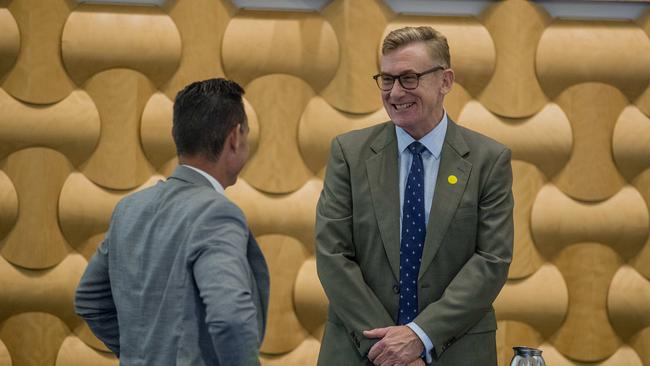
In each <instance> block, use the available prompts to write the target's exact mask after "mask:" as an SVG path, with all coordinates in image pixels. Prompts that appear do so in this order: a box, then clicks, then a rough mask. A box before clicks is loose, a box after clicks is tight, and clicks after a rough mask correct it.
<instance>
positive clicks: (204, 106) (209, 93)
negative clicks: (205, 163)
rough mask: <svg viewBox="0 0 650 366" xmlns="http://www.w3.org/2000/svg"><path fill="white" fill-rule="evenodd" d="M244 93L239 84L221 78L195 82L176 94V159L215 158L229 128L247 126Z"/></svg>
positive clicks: (173, 128) (229, 130) (174, 123)
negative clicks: (177, 157)
mask: <svg viewBox="0 0 650 366" xmlns="http://www.w3.org/2000/svg"><path fill="white" fill-rule="evenodd" d="M243 94H244V89H242V87H241V86H239V84H237V83H236V82H234V81H230V80H226V79H222V78H219V79H210V80H203V81H197V82H194V83H192V84H190V85H188V86H186V87H185V88H184V89H183V90H181V91H180V92H178V94H177V95H176V100H175V101H174V122H173V127H172V137H173V138H174V143H176V153H177V154H178V156H182V155H188V156H193V155H204V156H205V157H206V158H208V159H210V160H215V159H217V157H218V156H219V154H221V151H222V150H223V145H224V143H225V141H226V137H227V136H228V134H229V133H230V132H231V131H232V129H233V128H235V127H236V126H237V125H238V124H240V123H241V124H242V125H241V128H242V129H243V128H244V127H247V123H248V122H247V119H246V112H244V103H243V102H242V95H243Z"/></svg>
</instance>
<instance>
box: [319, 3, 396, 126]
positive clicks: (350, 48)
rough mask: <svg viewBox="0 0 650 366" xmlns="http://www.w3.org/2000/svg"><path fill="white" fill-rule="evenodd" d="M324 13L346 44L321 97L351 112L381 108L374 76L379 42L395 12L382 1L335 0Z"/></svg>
mask: <svg viewBox="0 0 650 366" xmlns="http://www.w3.org/2000/svg"><path fill="white" fill-rule="evenodd" d="M322 14H323V16H324V17H325V19H327V20H328V21H329V22H330V23H331V24H332V27H333V28H334V31H335V32H336V36H337V37H338V39H339V40H340V41H341V42H342V43H344V44H342V45H341V47H340V52H341V57H340V60H339V65H338V68H337V69H336V75H335V76H334V79H332V81H331V82H330V83H329V84H328V85H327V87H325V89H323V91H322V92H321V95H322V97H323V98H325V100H326V101H327V103H329V104H330V105H331V106H332V107H334V108H336V109H338V110H341V111H344V112H348V113H361V114H366V113H372V112H373V111H376V110H378V109H379V108H381V107H382V102H381V97H380V92H379V89H378V88H377V85H376V84H375V81H374V80H372V75H374V74H376V73H377V65H378V60H377V45H378V44H379V45H381V41H382V34H383V32H384V28H385V27H386V24H387V23H388V21H389V19H390V18H391V17H392V13H391V12H390V10H388V9H387V8H386V6H385V5H383V4H382V3H381V1H356V2H354V1H334V2H332V3H331V4H330V5H329V6H327V7H326V8H325V9H323V11H322ZM370 19H372V21H369V20H370Z"/></svg>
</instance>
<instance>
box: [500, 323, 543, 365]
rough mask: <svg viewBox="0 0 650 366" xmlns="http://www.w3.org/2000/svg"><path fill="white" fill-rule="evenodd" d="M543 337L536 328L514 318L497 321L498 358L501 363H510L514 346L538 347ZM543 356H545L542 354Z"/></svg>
mask: <svg viewBox="0 0 650 366" xmlns="http://www.w3.org/2000/svg"><path fill="white" fill-rule="evenodd" d="M542 341H543V338H542V336H541V334H539V332H538V331H536V330H535V328H533V327H531V326H530V325H528V324H526V323H522V322H518V321H514V320H501V321H499V322H498V323H497V359H498V364H499V365H510V361H511V360H512V357H513V356H514V350H513V349H512V348H513V347H517V346H521V345H527V346H528V347H533V348H538V347H539V345H540V344H541V343H542ZM542 356H544V355H543V354H542Z"/></svg>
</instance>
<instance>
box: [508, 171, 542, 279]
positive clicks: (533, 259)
mask: <svg viewBox="0 0 650 366" xmlns="http://www.w3.org/2000/svg"><path fill="white" fill-rule="evenodd" d="M512 176H513V177H512V192H513V196H514V199H515V202H516V203H515V207H514V213H513V219H514V223H515V240H514V252H513V260H512V263H511V264H510V270H509V272H508V278H509V279H520V278H524V277H527V276H530V275H531V274H533V273H535V272H536V271H537V270H538V269H539V268H540V266H542V264H544V258H543V257H542V256H541V255H540V253H539V250H537V247H536V246H535V242H534V240H533V235H532V232H531V228H530V216H531V212H532V209H533V204H534V203H535V199H536V197H537V192H539V190H540V189H541V188H542V187H543V186H544V184H545V183H546V178H544V175H543V174H542V173H541V172H540V171H539V169H537V168H536V167H535V166H534V165H532V164H529V163H526V162H523V161H520V160H514V161H513V162H512Z"/></svg>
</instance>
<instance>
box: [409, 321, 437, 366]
mask: <svg viewBox="0 0 650 366" xmlns="http://www.w3.org/2000/svg"><path fill="white" fill-rule="evenodd" d="M406 326H407V327H409V328H410V329H411V330H412V331H413V332H414V333H415V334H416V335H417V336H418V338H419V339H420V342H422V345H423V346H424V351H423V353H424V359H425V360H426V362H427V363H431V362H433V357H431V351H432V350H433V343H432V342H431V339H430V338H429V336H428V335H427V334H426V333H425V332H424V330H422V328H420V326H419V325H417V324H415V323H414V322H410V323H408V324H406Z"/></svg>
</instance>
